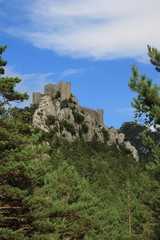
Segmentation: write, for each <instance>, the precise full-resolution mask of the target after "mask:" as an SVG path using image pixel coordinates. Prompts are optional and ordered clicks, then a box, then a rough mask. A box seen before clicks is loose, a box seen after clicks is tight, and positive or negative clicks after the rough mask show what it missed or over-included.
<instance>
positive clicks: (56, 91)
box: [32, 81, 103, 124]
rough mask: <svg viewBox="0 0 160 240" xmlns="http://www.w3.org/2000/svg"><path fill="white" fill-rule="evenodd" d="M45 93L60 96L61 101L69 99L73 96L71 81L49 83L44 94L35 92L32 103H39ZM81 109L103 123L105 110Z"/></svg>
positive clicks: (52, 96)
mask: <svg viewBox="0 0 160 240" xmlns="http://www.w3.org/2000/svg"><path fill="white" fill-rule="evenodd" d="M44 95H48V96H50V97H51V99H54V98H57V97H59V98H60V101H63V100H65V99H69V98H70V97H71V83H70V82H62V81H59V82H58V83H57V84H56V85H54V84H47V85H45V86H44V94H42V93H40V92H33V97H32V104H39V102H40V101H41V98H42V97H43V96H44ZM78 108H79V110H80V111H81V112H83V113H84V114H85V115H87V114H89V115H90V116H91V118H92V119H95V120H96V121H97V122H98V123H100V124H103V110H102V109H97V110H93V109H91V108H85V107H82V106H78Z"/></svg>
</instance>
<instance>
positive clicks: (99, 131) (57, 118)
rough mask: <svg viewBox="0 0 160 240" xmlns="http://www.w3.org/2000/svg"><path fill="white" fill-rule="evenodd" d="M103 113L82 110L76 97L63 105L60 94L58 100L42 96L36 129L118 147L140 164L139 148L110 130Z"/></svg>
mask: <svg viewBox="0 0 160 240" xmlns="http://www.w3.org/2000/svg"><path fill="white" fill-rule="evenodd" d="M99 111H101V110H98V111H95V110H92V109H87V108H83V107H81V106H79V104H78V101H77V99H76V97H75V96H73V95H72V94H71V95H70V98H68V99H65V100H63V101H61V98H60V95H59V94H57V95H56V96H55V97H54V98H53V97H51V96H49V95H42V97H41V99H40V101H39V104H38V108H37V110H36V111H35V113H34V115H33V126H34V127H36V128H39V129H41V130H43V131H45V132H50V131H52V132H53V133H55V134H57V135H58V136H62V137H64V138H66V139H67V140H69V141H74V140H76V139H84V140H85V141H91V140H93V139H94V140H96V141H100V142H104V143H105V144H107V145H112V144H116V145H117V148H118V149H119V150H121V149H122V148H123V149H126V151H128V152H130V153H132V155H133V157H134V158H135V159H136V161H138V160H139V157H138V153H137V150H136V149H135V147H133V146H132V145H131V144H130V142H129V141H125V135H124V134H123V133H119V132H118V131H117V130H116V129H115V128H113V127H112V128H108V127H106V126H105V125H104V124H103V120H102V117H101V116H102V114H101V112H99Z"/></svg>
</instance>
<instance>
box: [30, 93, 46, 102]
mask: <svg viewBox="0 0 160 240" xmlns="http://www.w3.org/2000/svg"><path fill="white" fill-rule="evenodd" d="M42 96H43V94H42V93H40V92H34V93H33V95H32V104H39V102H40V100H41V98H42Z"/></svg>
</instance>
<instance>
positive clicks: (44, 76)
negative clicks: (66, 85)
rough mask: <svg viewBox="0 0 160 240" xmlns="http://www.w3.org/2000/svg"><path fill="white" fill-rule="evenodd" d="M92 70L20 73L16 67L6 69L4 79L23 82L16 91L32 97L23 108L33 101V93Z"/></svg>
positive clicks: (23, 104) (72, 69)
mask: <svg viewBox="0 0 160 240" xmlns="http://www.w3.org/2000/svg"><path fill="white" fill-rule="evenodd" d="M89 70H91V69H88V68H80V69H74V68H71V69H66V70H65V71H62V72H59V73H58V72H51V73H30V74H25V73H19V72H17V71H16V69H15V67H13V66H12V67H11V66H9V67H8V66H7V67H5V75H4V77H18V78H20V79H22V81H21V82H20V83H19V84H18V85H17V86H16V90H17V91H20V92H22V93H23V92H27V93H28V95H29V96H30V98H29V100H28V101H25V102H24V103H22V104H21V107H24V106H28V105H29V104H30V103H31V101H32V93H33V92H41V93H43V92H44V86H45V85H46V84H48V83H52V84H56V83H57V82H58V81H59V80H62V79H64V78H66V77H69V76H71V75H76V74H83V73H85V72H86V71H89Z"/></svg>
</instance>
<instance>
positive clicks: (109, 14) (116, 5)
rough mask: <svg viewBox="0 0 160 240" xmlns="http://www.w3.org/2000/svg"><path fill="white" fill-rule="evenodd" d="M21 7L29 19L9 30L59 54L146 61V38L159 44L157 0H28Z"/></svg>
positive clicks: (147, 40)
mask: <svg viewBox="0 0 160 240" xmlns="http://www.w3.org/2000/svg"><path fill="white" fill-rule="evenodd" d="M16 4H18V3H17V1H16ZM16 7H17V6H16ZM23 7H24V14H23V15H24V16H25V22H24V23H23V22H22V23H21V25H19V26H18V25H17V26H13V25H11V26H10V27H8V28H7V30H6V31H7V32H8V33H10V34H13V35H15V36H19V37H21V38H24V39H25V40H28V41H30V42H31V43H32V44H33V45H35V46H36V47H39V48H44V49H50V50H53V51H55V52H57V53H59V54H60V55H68V56H71V57H75V58H79V57H83V58H85V57H86V58H92V59H97V60H101V59H116V58H128V57H129V58H131V57H132V58H137V59H139V60H143V61H144V59H145V58H146V51H147V49H146V46H147V44H150V45H153V46H155V47H157V48H159V47H160V31H158V29H159V23H160V14H159V9H160V1H159V0H141V1H139V0H134V1H133V0H112V1H110V0H81V1H79V0H61V1H60V0H34V1H32V3H31V2H30V3H29V1H27V0H24V3H23ZM21 8H22V4H21ZM17 24H18V23H17Z"/></svg>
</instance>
